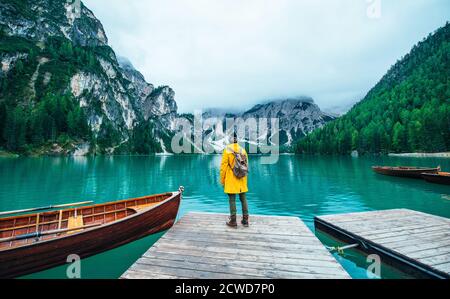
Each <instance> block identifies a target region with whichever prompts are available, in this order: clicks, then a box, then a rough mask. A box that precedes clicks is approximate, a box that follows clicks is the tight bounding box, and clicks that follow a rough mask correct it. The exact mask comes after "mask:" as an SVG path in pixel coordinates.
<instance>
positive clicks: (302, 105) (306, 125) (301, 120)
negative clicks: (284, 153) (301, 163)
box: [202, 97, 335, 151]
mask: <svg viewBox="0 0 450 299" xmlns="http://www.w3.org/2000/svg"><path fill="white" fill-rule="evenodd" d="M202 118H203V120H205V119H208V118H215V119H217V120H218V121H217V122H218V123H220V124H221V128H220V129H218V130H217V129H216V130H215V133H214V134H210V132H208V131H206V132H204V133H205V135H206V139H207V142H208V143H209V144H211V145H212V147H213V148H214V149H215V150H216V151H221V150H222V149H223V148H224V147H225V146H226V144H227V143H228V139H227V137H226V135H225V132H224V130H225V128H226V119H227V118H234V119H237V118H240V119H242V120H243V121H245V122H246V123H247V124H250V122H248V120H250V119H254V120H255V121H256V122H255V123H258V122H259V120H260V119H266V120H267V121H266V122H265V123H266V124H267V127H266V128H265V130H261V128H258V127H256V128H250V130H249V131H248V132H247V136H246V137H245V138H244V140H241V142H249V143H255V144H256V145H261V144H272V145H273V144H274V140H273V139H272V137H273V134H272V132H271V129H272V123H271V121H270V120H271V119H278V121H279V123H278V125H279V136H278V138H279V145H280V147H281V149H282V150H289V148H290V147H291V145H293V144H294V143H295V142H296V141H298V140H299V139H301V138H303V137H305V136H306V135H308V134H309V133H311V132H312V131H314V130H315V129H318V128H321V127H323V126H324V125H325V124H326V123H327V122H329V121H331V120H334V119H335V117H334V116H332V115H330V114H327V113H324V112H322V111H321V110H320V108H319V107H318V106H317V105H316V104H315V103H314V101H313V99H312V98H310V97H298V98H291V99H282V100H272V101H268V102H265V103H262V104H258V105H256V106H254V107H253V108H251V109H249V110H247V111H244V112H241V113H227V112H226V110H223V109H209V110H207V111H206V112H205V113H203V115H202ZM249 132H253V133H256V134H255V136H256V138H254V139H256V140H251V139H252V138H249ZM250 134H251V133H250Z"/></svg>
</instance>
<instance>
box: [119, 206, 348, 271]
mask: <svg viewBox="0 0 450 299" xmlns="http://www.w3.org/2000/svg"><path fill="white" fill-rule="evenodd" d="M227 217H228V216H227V215H225V214H212V213H188V214H186V215H185V216H184V217H182V219H181V220H179V221H178V222H177V223H176V224H175V225H174V226H173V227H172V228H171V229H170V230H169V231H168V232H167V233H166V234H165V235H164V236H163V237H161V238H160V239H159V240H158V241H157V242H156V243H155V244H154V245H153V246H152V247H151V248H150V249H149V250H148V251H147V252H146V253H145V254H144V255H143V256H142V257H141V258H140V259H138V260H137V261H136V262H135V263H134V264H133V265H132V266H131V267H130V268H129V269H128V270H127V271H126V272H125V273H124V274H123V275H122V276H121V278H128V279H132V278H206V279H266V278H310V279H321V278H350V276H349V275H348V274H347V272H345V270H344V269H343V268H342V266H341V265H340V264H339V263H338V262H337V261H336V260H335V259H334V257H333V256H332V255H331V254H330V253H329V252H328V250H327V249H326V248H325V247H324V246H323V245H322V244H321V243H320V241H319V240H318V239H317V238H316V237H315V236H314V234H313V233H312V232H311V231H310V230H309V229H308V227H307V226H306V225H305V224H304V223H303V222H302V221H301V220H300V219H299V218H296V217H275V216H250V227H248V228H245V227H243V226H242V225H239V227H238V228H237V229H234V228H229V227H227V226H226V225H225V221H226V220H227Z"/></svg>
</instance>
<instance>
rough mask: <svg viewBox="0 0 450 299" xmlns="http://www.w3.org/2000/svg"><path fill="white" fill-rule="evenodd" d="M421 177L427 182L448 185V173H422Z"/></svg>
mask: <svg viewBox="0 0 450 299" xmlns="http://www.w3.org/2000/svg"><path fill="white" fill-rule="evenodd" d="M422 177H423V178H424V180H426V181H427V182H429V183H434V184H441V185H450V175H439V174H429V173H424V174H422Z"/></svg>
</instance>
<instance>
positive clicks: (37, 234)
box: [0, 223, 101, 243]
mask: <svg viewBox="0 0 450 299" xmlns="http://www.w3.org/2000/svg"><path fill="white" fill-rule="evenodd" d="M100 225H101V223H96V224H89V225H85V226H80V227H73V228H65V229H55V230H48V231H43V232H34V233H29V234H23V235H17V236H13V237H8V238H1V239H0V243H3V242H11V241H17V240H24V239H30V238H39V237H41V236H46V235H53V234H60V233H66V232H70V231H74V230H81V229H86V228H91V227H95V226H100Z"/></svg>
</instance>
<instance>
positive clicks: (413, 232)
mask: <svg viewBox="0 0 450 299" xmlns="http://www.w3.org/2000/svg"><path fill="white" fill-rule="evenodd" d="M315 222H316V227H317V226H319V227H321V228H322V229H324V230H326V231H327V232H329V233H332V234H335V235H336V236H338V237H342V238H348V236H351V238H353V239H356V240H359V241H362V242H364V243H365V244H366V245H367V246H369V247H371V248H372V249H373V250H377V251H379V252H380V253H382V254H384V255H386V257H388V258H391V259H393V260H396V262H398V263H399V264H402V265H403V266H404V267H405V268H408V269H409V268H414V270H417V271H419V272H420V271H422V272H423V273H424V274H426V275H431V276H433V275H435V277H447V278H450V269H449V267H448V264H449V263H450V219H448V218H445V217H440V216H435V215H429V214H426V213H422V212H417V211H412V210H406V209H400V210H387V211H374V212H362V213H349V214H340V215H327V216H319V217H316V218H315ZM438 265H444V266H441V267H438Z"/></svg>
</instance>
